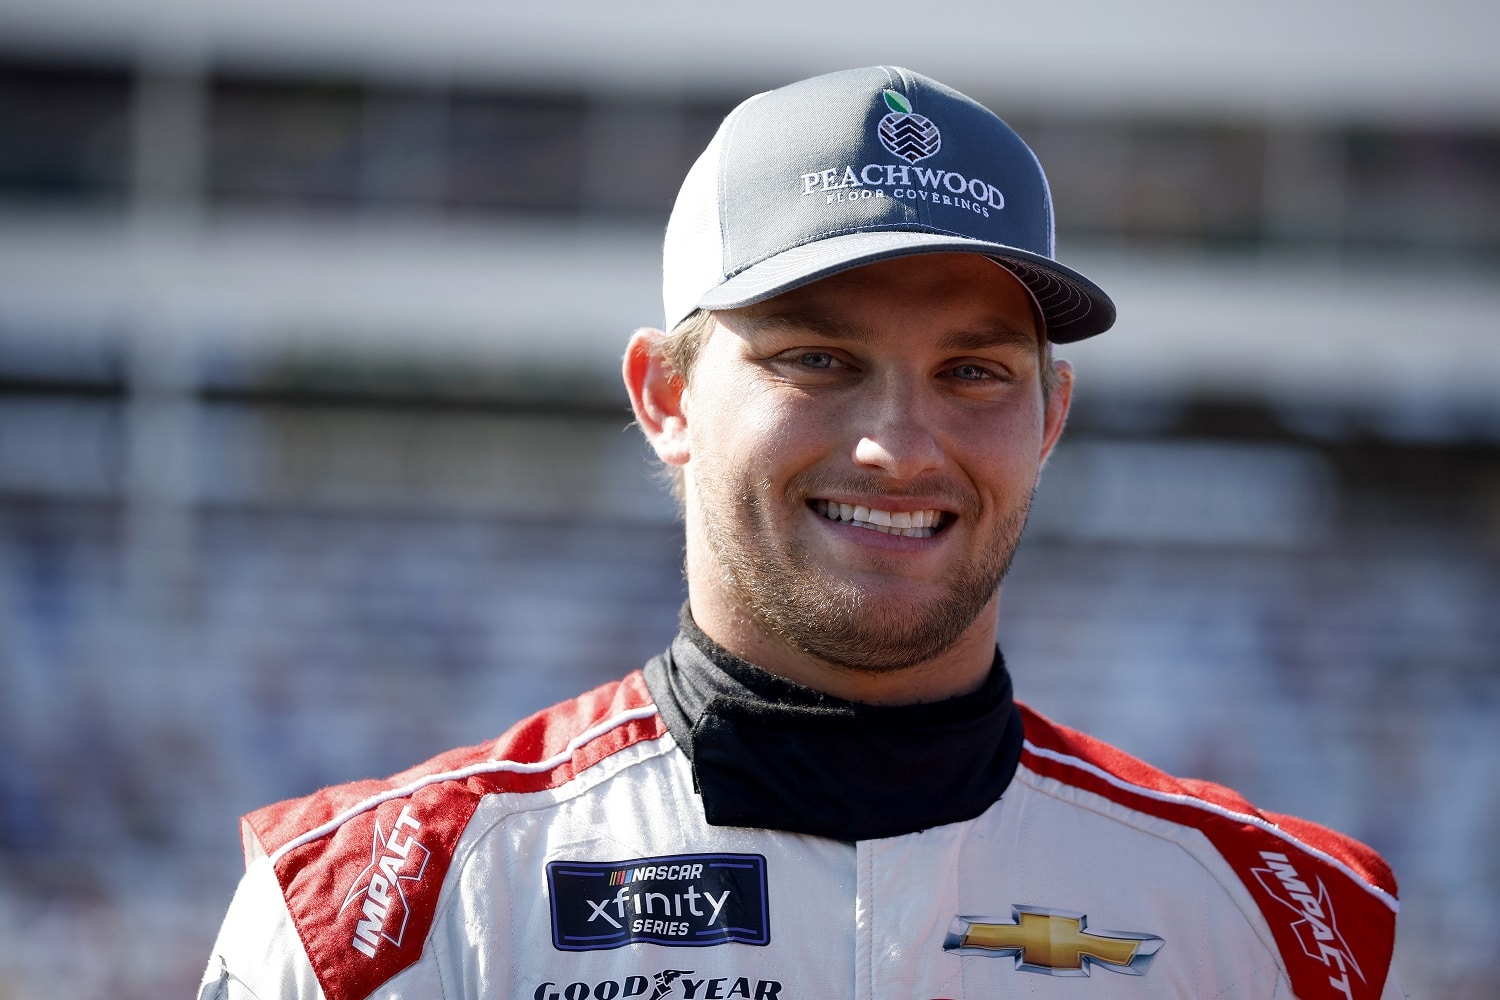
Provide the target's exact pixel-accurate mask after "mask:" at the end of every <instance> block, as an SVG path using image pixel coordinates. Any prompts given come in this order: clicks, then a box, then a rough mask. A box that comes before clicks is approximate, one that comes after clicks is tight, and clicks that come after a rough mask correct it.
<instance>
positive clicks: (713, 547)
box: [697, 480, 1031, 674]
mask: <svg viewBox="0 0 1500 1000" xmlns="http://www.w3.org/2000/svg"><path fill="white" fill-rule="evenodd" d="M727 485H728V484H719V485H718V486H715V485H712V484H709V483H704V482H702V481H701V480H700V481H699V484H698V488H697V493H698V498H697V499H698V501H699V509H700V511H701V512H705V514H706V512H709V511H725V512H731V511H732V512H733V514H732V516H731V517H730V518H726V519H717V518H713V517H708V516H703V518H702V520H703V526H704V538H705V541H706V542H707V545H708V548H709V551H710V554H711V555H712V557H713V559H714V561H715V563H716V567H717V570H718V572H719V575H720V585H721V587H722V588H723V590H724V592H725V593H726V594H727V595H729V597H730V598H731V599H732V600H734V601H735V602H736V604H737V606H738V607H739V608H741V609H742V610H744V611H745V612H747V613H748V614H749V615H750V616H751V617H752V618H753V619H754V620H755V621H756V623H757V624H758V625H759V626H760V627H761V628H763V629H765V630H766V631H767V632H769V633H770V634H772V635H774V636H776V637H777V638H778V639H779V640H780V641H781V642H783V643H785V644H787V645H789V646H791V647H792V648H795V649H798V650H800V651H801V652H803V653H806V654H809V655H811V656H815V657H817V658H818V659H820V660H822V661H824V662H826V663H829V664H832V665H834V666H837V667H842V668H845V669H848V670H853V671H858V672H861V673H870V674H883V673H890V672H892V671H897V670H903V669H906V668H908V667H912V666H915V665H917V664H919V663H923V662H926V661H928V660H931V659H933V658H935V657H937V656H939V655H941V654H942V653H944V652H946V651H947V650H948V649H950V648H952V646H953V645H954V644H955V643H956V642H958V640H959V639H960V638H961V637H962V636H963V634H964V632H965V631H967V630H968V628H969V626H971V625H972V624H973V623H974V621H975V619H976V618H978V617H979V614H980V612H982V611H983V610H984V608H985V606H986V605H987V604H989V602H990V599H991V598H992V597H994V595H995V592H996V591H997V590H998V589H999V587H1000V581H1001V580H1003V579H1004V578H1005V574H1006V573H1007V572H1008V571H1009V570H1010V564H1011V560H1012V559H1013V558H1014V556H1015V552H1016V547H1017V545H1019V544H1020V541H1021V534H1022V532H1023V531H1024V530H1025V526H1026V518H1027V515H1028V513H1029V512H1030V508H1031V495H1030V494H1029V493H1028V494H1027V495H1025V496H1024V497H1023V498H1022V499H1021V500H1020V502H1018V503H1017V504H1016V505H1015V507H1014V508H1013V509H1012V510H1010V511H1008V512H1007V513H1006V515H1005V516H1004V518H1002V519H1001V521H1000V523H999V524H998V525H997V527H996V529H995V530H994V532H993V533H992V535H991V537H990V538H988V539H980V540H977V542H976V545H975V547H974V549H973V551H972V552H971V554H970V557H969V558H968V559H966V560H964V561H963V562H962V563H961V564H960V565H959V566H958V567H957V568H956V569H955V571H954V573H953V576H952V579H951V580H949V581H948V582H947V584H946V586H945V587H944V588H943V590H942V592H941V593H940V594H938V595H937V596H935V597H933V598H931V599H929V600H926V601H924V602H921V603H912V602H910V601H904V600H902V601H899V603H897V599H893V598H882V597H880V596H878V595H876V594H873V593H870V592H869V591H867V590H865V589H863V588H861V587H859V586H857V585H856V584H854V583H853V582H851V581H850V580H848V579H846V578H843V577H840V576H837V575H835V574H833V573H829V572H828V571H827V570H826V569H823V568H821V567H818V566H815V565H813V564H812V562H811V561H810V560H809V559H808V557H807V552H806V547H805V546H804V545H803V544H801V543H800V542H797V541H795V540H794V541H792V542H791V543H790V544H788V545H787V546H786V547H785V549H778V548H775V547H773V546H771V545H769V544H767V542H768V541H769V540H770V539H772V538H774V537H775V535H774V533H773V531H772V528H771V525H772V518H771V512H770V511H769V510H768V509H767V507H768V503H767V501H766V499H765V498H766V497H767V495H768V494H769V485H768V484H767V483H764V482H762V483H742V484H741V486H740V488H739V489H738V490H728V489H724V487H725V486H727ZM847 485H848V486H851V487H852V488H850V489H848V490H847V491H848V492H869V491H868V490H861V489H860V488H859V486H857V485H854V484H847ZM795 486H796V483H795V481H794V483H793V484H791V485H789V487H788V493H789V494H790V495H792V496H809V495H826V494H829V493H836V492H839V490H838V488H837V487H834V488H832V489H830V488H828V487H827V486H826V485H825V486H821V487H820V488H819V489H818V490H816V492H813V491H809V490H806V489H802V490H799V489H796V488H795ZM731 492H733V493H737V494H738V495H727V494H730V493H731ZM962 508H963V509H961V511H960V514H959V516H960V518H963V517H974V516H976V514H977V504H975V503H973V502H966V503H964V504H963V505H962ZM854 530H864V529H854Z"/></svg>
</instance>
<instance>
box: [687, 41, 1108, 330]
mask: <svg viewBox="0 0 1500 1000" xmlns="http://www.w3.org/2000/svg"><path fill="white" fill-rule="evenodd" d="M945 251H963V252H971V253H981V254H984V255H985V256H988V257H990V258H992V259H994V260H996V261H997V262H999V263H1000V264H1002V265H1003V266H1005V267H1006V268H1008V269H1009V270H1011V271H1012V272H1013V273H1014V274H1015V275H1016V276H1017V277H1018V278H1020V280H1021V281H1022V282H1023V283H1025V284H1026V286H1027V287H1028V288H1029V289H1030V290H1031V292H1032V294H1033V295H1034V296H1035V297H1036V299H1037V303H1038V305H1039V307H1040V308H1041V311H1042V316H1043V318H1044V320H1045V322H1046V325H1047V334H1048V336H1049V338H1050V339H1052V340H1054V341H1057V342H1066V341H1073V340H1081V339H1083V338H1084V337H1090V336H1093V335H1094V334H1096V333H1102V332H1103V331H1104V330H1107V329H1109V327H1110V325H1111V324H1112V323H1113V322H1114V318H1115V309H1114V303H1113V302H1111V301H1110V299H1109V296H1107V295H1106V294H1105V293H1104V292H1103V291H1102V290H1101V289H1099V287H1098V286H1097V285H1095V284H1094V283H1093V282H1091V281H1089V280H1088V279H1087V278H1085V277H1084V276H1083V275H1081V274H1079V273H1078V272H1076V271H1074V270H1072V269H1071V268H1068V267H1065V266H1063V265H1061V264H1058V263H1057V262H1056V261H1055V260H1053V225H1052V197H1051V193H1050V191H1049V190H1048V187H1047V178H1046V176H1045V175H1044V174H1043V172H1042V168H1041V165H1040V164H1039V163H1038V162H1037V159H1036V156H1035V155H1034V154H1033V153H1032V151H1031V149H1030V147H1028V146H1027V145H1026V143H1025V142H1023V141H1022V140H1021V137H1020V136H1018V135H1016V133H1015V132H1014V131H1013V130H1012V129H1011V128H1010V127H1009V126H1008V125H1006V124H1005V123H1004V122H1002V121H1001V120H1000V119H999V118H997V117H996V116H995V115H994V114H993V113H991V112H990V111H989V110H987V109H986V108H984V107H983V106H981V105H980V104H978V103H977V102H975V101H973V100H971V99H970V98H968V97H965V96H964V95H963V94H960V93H959V92H958V91H956V90H953V89H951V88H949V87H946V86H944V85H943V84H941V83H938V82H937V81H935V80H931V79H928V78H927V77H924V76H921V75H919V74H916V73H912V72H911V71H909V70H905V69H901V68H899V67H871V68H867V69H856V70H845V71H843V72H839V73H830V74H828V75H826V76H819V77H815V78H813V79H810V80H803V81H800V82H798V83H794V84H791V85H789V86H786V87H782V88H780V89H778V90H773V91H768V92H767V93H764V94H759V95H757V96H755V97H752V98H750V99H749V100H747V101H745V102H744V103H743V104H741V105H740V106H739V107H737V108H735V110H734V111H732V112H730V114H729V116H728V117H727V118H725V119H724V122H723V124H722V125H720V127H719V131H718V133H717V134H716V135H715V136H714V138H713V141H712V142H710V143H709V146H708V148H707V149H706V150H705V151H704V153H703V155H702V156H701V157H699V159H698V161H697V162H696V163H695V164H694V165H693V168H692V169H691V170H690V171H689V172H688V176H687V179H686V180H685V181H684V182H683V185H682V190H681V191H680V192H679V193H678V196H677V204H676V206H675V207H674V208H673V211H672V217H671V220H670V221H669V222H668V224H667V236H666V245H665V248H664V253H663V299H664V301H665V305H666V314H667V315H666V319H667V325H668V327H669V328H670V327H671V326H673V325H675V324H677V323H679V322H681V321H682V320H683V319H684V318H686V317H687V316H688V315H689V314H691V313H692V312H693V311H694V310H695V309H700V308H701V309H733V308H738V307H740V306H747V305H751V304H753V303H755V302H761V301H764V300H766V299H769V298H771V297H773V296H775V295H779V294H780V293H782V292H785V291H788V290H790V289H792V288H796V287H798V286H800V285H804V284H807V283H808V282H811V281H815V280H817V279H819V278H823V277H826V276H828V275H830V274H835V273H837V272H839V271H843V270H847V269H849V268H852V267H857V266H859V265H861V264H868V263H871V262H873V261H877V260H884V259H887V258H890V257H898V256H902V255H906V254H915V253H937V252H945Z"/></svg>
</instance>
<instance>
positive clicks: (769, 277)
mask: <svg viewBox="0 0 1500 1000" xmlns="http://www.w3.org/2000/svg"><path fill="white" fill-rule="evenodd" d="M926 253H977V254H983V255H984V256H986V257H989V258H990V259H992V260H994V261H997V262H998V263H1000V264H1002V265H1003V266H1004V267H1005V268H1006V269H1007V270H1008V271H1010V272H1011V273H1012V274H1014V275H1015V276H1016V277H1017V278H1018V279H1019V280H1020V281H1021V283H1022V284H1024V285H1025V286H1026V287H1027V288H1028V289H1030V291H1031V294H1032V295H1033V296H1035V298H1036V301H1037V305H1038V307H1039V308H1040V309H1041V312H1042V319H1043V320H1044V321H1045V323H1046V324H1047V339H1048V340H1051V341H1052V342H1054V343H1058V344H1066V343H1071V342H1072V341H1075V340H1083V339H1084V338H1086V337H1092V336H1094V335H1095V334H1099V333H1103V332H1104V331H1105V330H1108V329H1109V328H1110V327H1111V326H1113V325H1114V322H1115V304H1114V302H1113V301H1112V300H1111V299H1110V297H1109V296H1108V295H1106V294H1105V293H1104V290H1103V289H1102V288H1100V287H1099V286H1098V285H1096V284H1094V283H1093V282H1092V281H1090V280H1089V279H1088V278H1085V277H1084V276H1083V275H1081V274H1079V273H1078V272H1077V271H1075V270H1073V269H1072V268H1070V267H1066V266H1064V265H1062V264H1059V263H1057V261H1055V260H1052V259H1051V258H1048V257H1044V256H1042V255H1041V254H1036V253H1032V252H1030V251H1029V250H1018V249H1016V248H1015V247H1008V246H1004V245H1002V244H999V243H987V242H985V241H983V240H971V239H964V238H963V237H961V236H950V235H947V234H942V233H928V232H903V231H891V230H883V231H881V232H873V233H848V234H846V235H843V236H831V237H829V238H827V239H823V240H818V241H816V242H813V243H806V244H803V245H802V246H798V247H792V248H791V249H789V250H784V251H782V252H781V253H779V254H776V255H775V256H774V257H770V258H767V259H766V260H763V261H761V262H760V263H758V264H752V265H751V266H750V267H748V268H746V269H745V270H743V271H741V272H740V273H738V274H735V275H733V276H731V277H729V278H728V279H726V280H725V281H723V282H722V283H720V284H719V285H716V286H715V287H714V288H712V289H710V290H709V291H708V293H707V294H705V295H704V296H703V297H702V298H701V299H699V300H698V307H699V308H700V309H739V308H741V307H743V306H750V305H754V304H755V303H757V302H764V301H766V300H767V299H770V298H774V297H775V296H777V295H780V294H781V293H782V292H789V291H791V290H792V289H793V288H799V287H801V286H802V285H806V284H810V283H811V282H814V281H817V280H819V279H820V278H826V277H828V276H829V275H833V274H838V273H839V272H841V271H847V270H849V269H851V268H855V267H859V266H861V265H863V264H872V263H874V262H875V261H878V260H889V259H890V258H892V257H905V256H910V255H913V254H926Z"/></svg>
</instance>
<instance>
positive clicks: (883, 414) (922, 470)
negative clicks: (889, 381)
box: [854, 386, 943, 480]
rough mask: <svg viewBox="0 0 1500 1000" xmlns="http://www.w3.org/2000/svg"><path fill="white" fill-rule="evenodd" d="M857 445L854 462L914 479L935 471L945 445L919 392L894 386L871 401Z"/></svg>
mask: <svg viewBox="0 0 1500 1000" xmlns="http://www.w3.org/2000/svg"><path fill="white" fill-rule="evenodd" d="M862 424H863V427H862V434H861V436H860V438H859V441H858V443H856V444H855V446H854V462H855V464H856V465H859V466H861V467H863V468H866V469H871V470H876V471H879V472H882V473H884V474H885V475H887V476H889V477H891V478H892V479H903V480H905V479H915V478H917V477H918V476H921V475H925V474H926V473H929V472H933V471H935V470H936V469H937V468H938V467H939V466H941V465H942V462H943V449H942V445H941V443H940V442H939V440H938V437H937V435H936V434H935V433H934V429H933V427H932V425H931V414H929V413H928V412H927V407H926V406H925V405H924V404H923V401H922V400H921V399H920V398H919V394H918V393H916V392H914V391H912V390H910V389H906V388H901V387H897V386H891V387H888V388H887V389H886V391H883V392H881V393H880V394H879V395H878V396H877V397H876V398H875V399H873V400H872V401H871V405H870V407H869V410H868V412H867V413H866V414H864V419H863V420H862Z"/></svg>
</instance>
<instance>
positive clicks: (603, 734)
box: [244, 671, 666, 1000]
mask: <svg viewBox="0 0 1500 1000" xmlns="http://www.w3.org/2000/svg"><path fill="white" fill-rule="evenodd" d="M665 732H666V725H665V724H664V723H663V722H662V721H661V717H660V716H659V715H657V714H656V711H655V707H654V706H653V705H652V702H651V696H650V694H649V692H648V691H647V690H646V683H645V680H644V678H642V676H641V674H640V672H639V671H636V672H634V673H632V674H631V675H630V676H628V677H626V678H625V679H624V680H622V681H618V682H615V683H612V684H606V685H604V686H603V687H600V688H597V689H595V690H593V691H590V692H589V693H587V694H585V695H582V696H581V697H579V698H575V699H573V700H572V701H568V702H563V703H562V704H560V705H556V706H554V707H552V708H549V709H547V710H545V711H543V712H539V713H537V714H536V715H533V716H531V717H530V718H528V719H525V720H523V721H521V722H519V723H517V724H516V725H515V726H513V727H512V728H511V729H510V730H508V731H507V732H506V733H505V735H503V736H501V737H500V738H499V739H498V740H496V741H495V742H494V743H493V744H490V745H488V746H479V747H469V748H464V749H460V750H454V751H451V752H449V753H446V754H443V755H441V756H438V757H435V758H433V759H432V760H430V761H428V762H427V763H425V764H422V765H420V766H418V767H415V768H412V769H411V770H408V771H403V772H401V773H400V774H397V775H393V776H392V777H390V778H388V779H386V780H384V781H374V780H370V781H359V782H354V783H352V784H348V785H340V786H337V787H335V788H325V789H323V790H322V791H319V792H315V793H314V794H312V795H309V796H307V797H306V798H303V799H296V800H293V801H291V802H283V803H278V804H277V805H273V806H267V807H266V808H264V809H261V810H258V811H256V812H253V813H251V814H249V815H248V816H246V817H245V819H244V824H245V827H246V829H247V831H248V832H249V833H251V834H253V835H254V836H255V837H256V838H258V839H259V841H260V843H261V844H262V845H263V846H264V848H265V850H266V851H267V852H268V853H269V855H270V857H271V860H272V864H273V865H274V867H275V871H276V878H277V880H278V881H279V882H280V883H281V889H282V892H283V894H284V895H285V897H286V901H287V908H288V909H289V910H290V912H291V915H292V920H293V922H294V923H295V924H296V927H297V933H298V934H299V935H300V936H301V938H302V944H303V947H304V948H305V949H306V951H307V955H308V958H309V959H310V960H311V962H312V966H313V970H314V972H316V974H317V977H318V983H319V984H320V985H321V986H322V987H323V993H324V994H325V995H326V996H327V997H328V1000H359V998H363V997H367V996H369V995H370V994H371V993H372V992H374V990H375V989H376V988H377V987H379V986H380V984H381V983H384V982H385V981H386V980H388V979H390V978H391V977H392V976H394V975H396V974H397V973H399V972H401V971H402V970H403V969H406V968H407V967H409V966H410V965H411V964H412V963H413V962H415V961H416V960H417V959H418V958H419V957H420V956H421V954H422V948H423V945H424V943H425V941H426V938H427V934H428V931H430V930H431V928H432V922H433V920H434V918H435V916H436V912H435V911H436V906H437V900H438V895H439V893H440V892H441V890H442V887H443V881H444V879H445V878H446V877H447V874H448V867H449V865H450V864H451V862H452V859H453V852H454V850H455V849H456V847H457V845H458V841H459V838H460V837H461V836H462V835H463V832H464V828H465V827H466V826H467V825H468V823H469V819H470V818H471V817H472V816H473V814H474V810H475V809H476V808H477V807H478V805H479V801H480V799H481V798H482V797H483V796H485V795H488V794H492V793H496V792H528V791H542V790H545V789H549V788H556V787H558V786H560V785H562V784H565V783H566V782H568V781H570V780H571V779H572V778H573V777H574V776H575V775H577V774H578V773H579V772H581V771H583V770H584V769H585V768H587V767H589V766H591V765H593V764H596V763H598V762H599V761H601V760H603V759H605V758H606V757H608V756H609V755H611V754H613V753H617V752H618V751H620V750H622V749H624V748H626V747H628V746H631V745H632V744H635V743H638V742H641V741H644V740H651V739H656V738H658V737H660V736H661V735H663V734H664V733H665ZM247 840H248V837H247Z"/></svg>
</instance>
